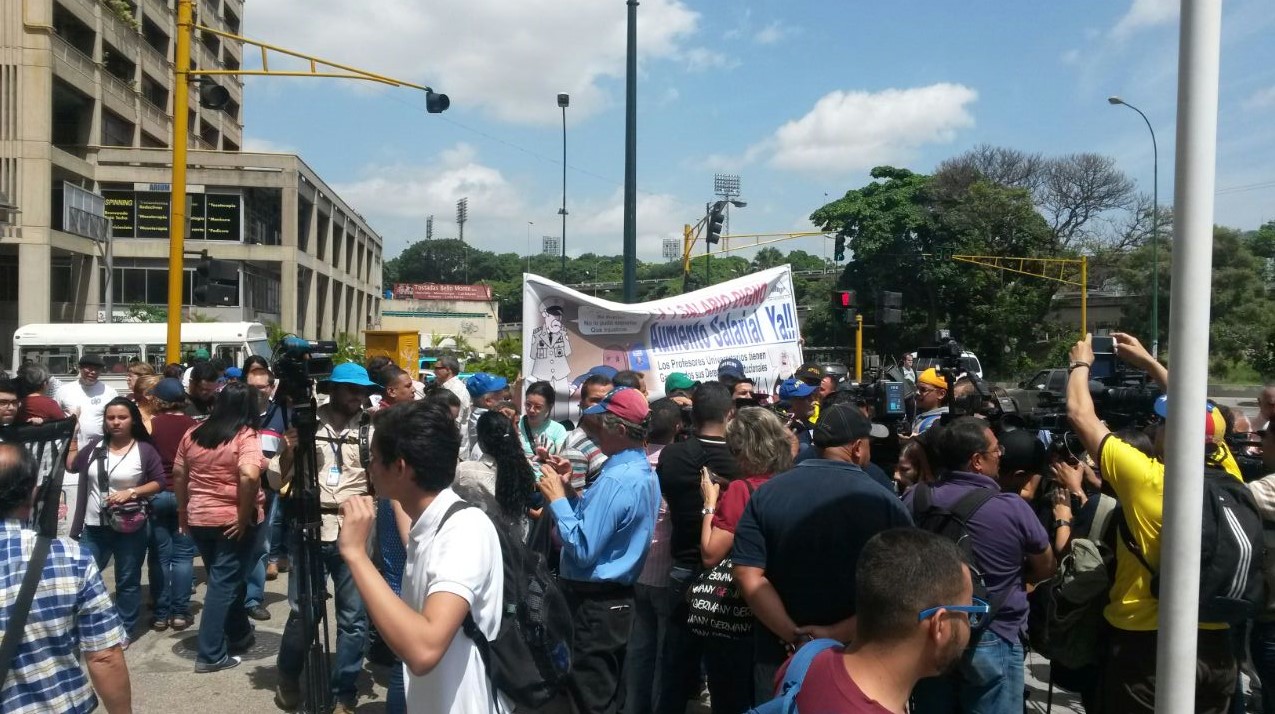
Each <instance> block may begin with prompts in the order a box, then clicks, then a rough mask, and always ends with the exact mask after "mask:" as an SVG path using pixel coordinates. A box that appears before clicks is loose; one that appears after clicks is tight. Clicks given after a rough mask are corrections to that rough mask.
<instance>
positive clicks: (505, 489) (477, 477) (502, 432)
mask: <svg viewBox="0 0 1275 714" xmlns="http://www.w3.org/2000/svg"><path fill="white" fill-rule="evenodd" d="M478 446H479V448H481V449H482V451H483V457H482V458H481V459H479V460H477V461H462V462H461V463H460V464H459V465H457V467H456V480H455V483H456V484H457V485H458V486H461V487H462V488H464V487H470V488H474V487H476V488H480V489H482V490H483V491H484V492H485V493H486V494H487V495H488V496H490V497H492V498H494V499H495V503H496V508H497V509H498V514H493V515H499V516H500V517H501V518H503V519H504V520H505V522H507V523H509V524H511V525H515V526H518V527H519V528H522V529H524V534H525V529H526V524H527V509H528V508H530V507H531V503H532V494H533V493H534V492H535V488H536V477H535V472H534V471H532V469H531V463H530V462H529V461H527V457H526V455H525V454H524V453H523V450H522V447H521V446H520V445H519V443H518V437H517V435H516V434H515V433H514V425H513V422H511V421H509V418H508V417H506V416H505V415H504V414H501V413H500V412H498V411H494V410H493V411H489V412H486V413H484V414H483V415H482V416H480V417H478Z"/></svg>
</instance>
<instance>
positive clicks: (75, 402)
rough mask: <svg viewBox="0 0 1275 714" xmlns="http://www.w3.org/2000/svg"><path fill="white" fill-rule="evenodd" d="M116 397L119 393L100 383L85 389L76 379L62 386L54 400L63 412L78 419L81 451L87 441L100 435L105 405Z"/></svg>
mask: <svg viewBox="0 0 1275 714" xmlns="http://www.w3.org/2000/svg"><path fill="white" fill-rule="evenodd" d="M118 396H119V393H118V392H116V391H115V388H114V387H109V386H107V385H106V384H105V383H103V382H101V381H98V382H94V383H93V384H91V385H89V386H87V387H86V386H84V384H83V382H81V381H80V380H78V379H77V380H76V381H74V382H64V383H63V384H62V388H61V389H59V390H58V392H57V395H56V398H57V400H58V404H60V405H61V406H62V410H63V411H65V412H66V413H67V414H77V415H79V417H80V421H79V424H80V437H79V446H80V448H81V449H83V448H84V445H85V444H87V443H89V441H91V440H92V439H95V438H97V437H99V436H101V435H102V415H103V414H104V413H105V412H106V404H107V403H108V402H110V401H111V400H112V399H114V398H116V397H118Z"/></svg>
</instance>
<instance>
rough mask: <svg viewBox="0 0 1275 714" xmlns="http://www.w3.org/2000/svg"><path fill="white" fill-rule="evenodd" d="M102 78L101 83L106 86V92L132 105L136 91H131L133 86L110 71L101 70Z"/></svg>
mask: <svg viewBox="0 0 1275 714" xmlns="http://www.w3.org/2000/svg"><path fill="white" fill-rule="evenodd" d="M102 79H103V80H104V81H103V82H102V84H103V85H104V86H105V87H106V91H107V92H109V93H110V94H111V95H112V96H114V97H116V98H117V99H119V100H120V101H122V102H124V103H125V104H127V105H129V106H133V100H134V99H135V98H136V97H137V92H135V91H133V88H132V87H131V86H129V84H128V83H127V82H125V81H124V80H122V79H120V78H119V77H116V76H115V75H113V74H111V73H110V72H103V73H102Z"/></svg>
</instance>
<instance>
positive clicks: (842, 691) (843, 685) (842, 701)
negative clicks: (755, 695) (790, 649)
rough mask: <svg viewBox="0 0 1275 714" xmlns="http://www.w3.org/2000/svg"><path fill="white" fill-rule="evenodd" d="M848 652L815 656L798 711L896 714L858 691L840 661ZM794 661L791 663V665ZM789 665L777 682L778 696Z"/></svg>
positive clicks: (833, 651)
mask: <svg viewBox="0 0 1275 714" xmlns="http://www.w3.org/2000/svg"><path fill="white" fill-rule="evenodd" d="M843 654H845V648H843V647H832V648H830V649H826V650H824V651H823V652H820V653H819V654H817V655H815V659H814V661H812V662H811V663H810V669H808V670H806V678H805V680H804V681H803V682H802V684H801V693H799V694H798V695H797V710H798V711H800V712H801V714H893V712H891V711H890V710H889V709H886V708H885V707H883V706H881V705H880V704H878V703H877V702H876V700H874V699H869V698H868V695H866V694H864V693H863V690H862V689H859V685H857V684H855V683H854V679H852V678H851V677H850V673H849V672H847V671H846V666H845V664H844V663H843V660H842V659H841V656H842V655H843ZM791 661H792V660H791V659H789V662H791ZM787 671H788V663H787V662H785V663H784V666H783V667H780V668H779V676H778V677H776V678H775V683H776V687H775V693H776V695H778V693H779V691H780V689H781V686H782V685H783V682H784V674H785V673H786V672H787Z"/></svg>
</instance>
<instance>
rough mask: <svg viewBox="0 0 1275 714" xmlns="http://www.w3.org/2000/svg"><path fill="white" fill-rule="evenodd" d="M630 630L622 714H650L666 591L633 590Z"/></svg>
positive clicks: (664, 622) (642, 587) (666, 612)
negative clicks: (631, 627)
mask: <svg viewBox="0 0 1275 714" xmlns="http://www.w3.org/2000/svg"><path fill="white" fill-rule="evenodd" d="M633 588H634V597H633V629H632V631H631V632H630V634H629V651H628V654H626V655H625V658H624V664H625V667H624V677H625V679H626V680H627V681H626V682H625V685H626V687H627V690H626V693H625V696H624V712H625V714H651V712H653V711H655V696H656V693H657V692H659V691H660V654H661V650H662V649H663V647H664V633H665V630H666V626H667V623H668V618H669V611H670V609H671V608H672V606H673V605H672V603H671V602H670V601H669V596H668V587H662V588H655V587H651V586H650V585H643V584H641V583H638V584H637V585H635V586H633Z"/></svg>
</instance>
